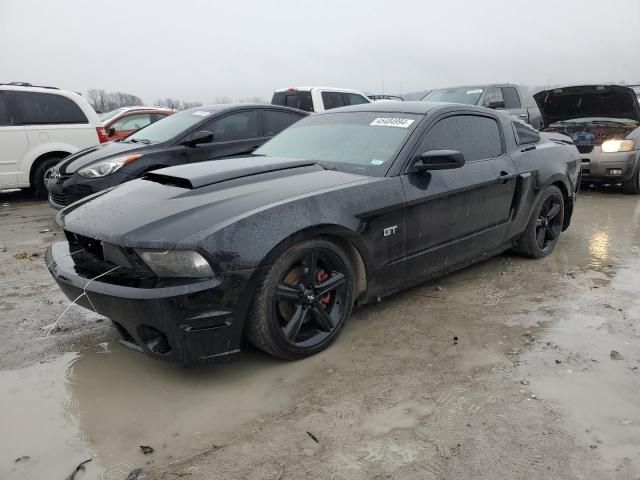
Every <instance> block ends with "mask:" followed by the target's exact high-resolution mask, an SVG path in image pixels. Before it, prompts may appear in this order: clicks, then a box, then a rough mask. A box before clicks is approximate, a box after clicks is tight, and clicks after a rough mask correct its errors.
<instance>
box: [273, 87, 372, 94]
mask: <svg viewBox="0 0 640 480" xmlns="http://www.w3.org/2000/svg"><path fill="white" fill-rule="evenodd" d="M314 89H316V90H326V91H327V92H347V93H359V94H362V92H360V91H359V90H354V89H353V88H340V87H289V88H278V89H277V90H275V91H276V93H281V92H295V91H302V92H309V91H311V90H314Z"/></svg>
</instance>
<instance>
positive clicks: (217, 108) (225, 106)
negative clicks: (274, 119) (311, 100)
mask: <svg viewBox="0 0 640 480" xmlns="http://www.w3.org/2000/svg"><path fill="white" fill-rule="evenodd" d="M248 108H251V109H269V110H274V109H275V110H282V111H289V112H295V113H304V114H305V115H308V114H309V112H305V111H304V110H298V109H297V108H291V107H283V106H281V105H271V104H270V103H220V104H216V105H205V106H202V107H194V108H190V109H188V110H182V112H209V113H222V112H226V111H229V110H246V109H248Z"/></svg>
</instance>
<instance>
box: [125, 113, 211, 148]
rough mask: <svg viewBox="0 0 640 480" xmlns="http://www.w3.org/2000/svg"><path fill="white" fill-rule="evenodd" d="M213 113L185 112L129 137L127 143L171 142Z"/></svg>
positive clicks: (166, 118)
mask: <svg viewBox="0 0 640 480" xmlns="http://www.w3.org/2000/svg"><path fill="white" fill-rule="evenodd" d="M212 114H213V112H210V111H207V110H197V109H194V110H185V111H184V112H178V113H174V114H173V115H169V116H168V117H164V118H162V119H160V120H158V121H157V122H155V123H152V124H150V125H148V126H146V127H144V128H141V129H140V130H138V131H137V132H136V133H134V134H133V135H129V136H128V137H127V139H126V140H125V142H127V143H130V142H144V143H161V142H166V141H167V140H171V139H172V138H175V137H177V136H178V135H180V134H182V133H184V131H185V130H188V129H189V128H191V127H192V126H194V125H195V124H196V123H199V122H201V121H202V120H204V119H205V118H207V117H208V116H210V115H212Z"/></svg>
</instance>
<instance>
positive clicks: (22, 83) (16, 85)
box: [0, 82, 60, 90]
mask: <svg viewBox="0 0 640 480" xmlns="http://www.w3.org/2000/svg"><path fill="white" fill-rule="evenodd" d="M0 85H9V86H12V87H35V88H49V89H51V90H60V89H59V88H58V87H48V86H46V85H31V84H30V83H27V82H9V83H0Z"/></svg>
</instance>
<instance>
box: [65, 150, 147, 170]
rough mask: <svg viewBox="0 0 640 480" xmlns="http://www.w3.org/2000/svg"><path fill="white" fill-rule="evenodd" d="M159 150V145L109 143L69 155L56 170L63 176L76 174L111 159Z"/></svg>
mask: <svg viewBox="0 0 640 480" xmlns="http://www.w3.org/2000/svg"><path fill="white" fill-rule="evenodd" d="M155 148H157V145H145V144H141V143H127V142H108V143H103V144H101V145H96V146H94V147H89V148H85V149H84V150H80V151H79V152H76V153H74V154H73V155H69V156H68V157H67V158H65V159H64V160H63V161H62V162H60V163H59V164H58V165H57V166H56V170H57V171H59V172H60V173H62V174H65V173H69V174H70V173H74V172H77V171H78V170H80V169H81V168H84V167H87V166H89V165H91V164H94V163H98V162H101V161H102V160H106V159H107V158H110V157H118V156H120V155H129V154H132V153H142V152H146V151H149V150H151V149H155Z"/></svg>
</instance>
